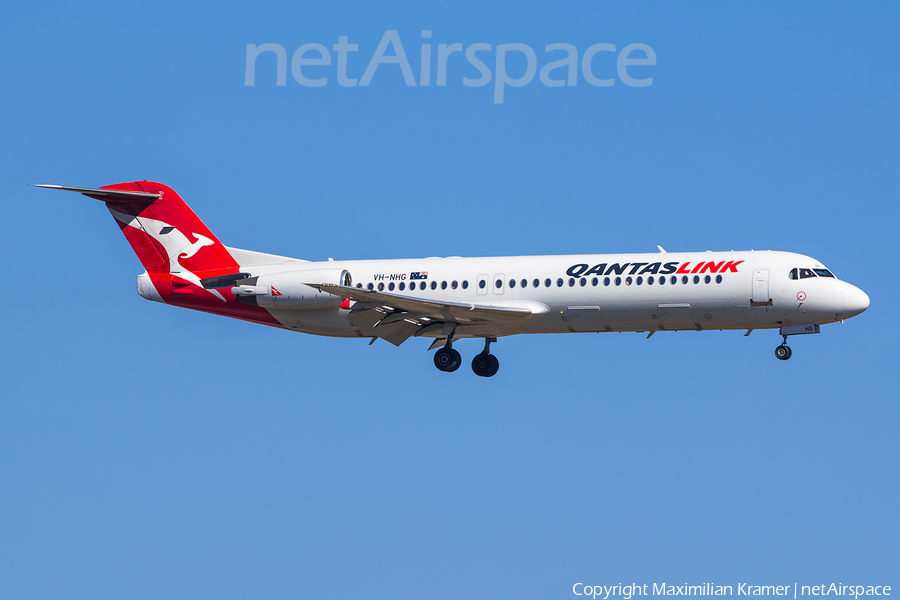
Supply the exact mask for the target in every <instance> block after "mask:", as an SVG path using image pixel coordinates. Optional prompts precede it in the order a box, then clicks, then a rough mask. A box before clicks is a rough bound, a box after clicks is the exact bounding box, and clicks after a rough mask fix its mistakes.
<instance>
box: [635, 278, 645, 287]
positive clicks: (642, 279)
mask: <svg viewBox="0 0 900 600" xmlns="http://www.w3.org/2000/svg"><path fill="white" fill-rule="evenodd" d="M636 283H637V284H638V285H641V284H642V283H644V278H643V277H638V278H637V280H636Z"/></svg>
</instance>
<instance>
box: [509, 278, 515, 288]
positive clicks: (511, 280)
mask: <svg viewBox="0 0 900 600" xmlns="http://www.w3.org/2000/svg"><path fill="white" fill-rule="evenodd" d="M509 287H511V288H514V287H516V280H515V279H510V280H509Z"/></svg>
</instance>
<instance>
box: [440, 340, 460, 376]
mask: <svg viewBox="0 0 900 600" xmlns="http://www.w3.org/2000/svg"><path fill="white" fill-rule="evenodd" d="M461 364H462V357H461V356H460V355H459V352H457V351H456V350H454V349H453V348H451V347H450V344H447V345H446V346H444V347H443V348H441V349H440V350H438V351H437V352H435V353H434V366H436V367H437V368H438V370H439V371H444V372H446V373H452V372H453V371H455V370H457V369H458V368H459V365H461Z"/></svg>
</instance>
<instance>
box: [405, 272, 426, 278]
mask: <svg viewBox="0 0 900 600" xmlns="http://www.w3.org/2000/svg"><path fill="white" fill-rule="evenodd" d="M409 278H410V279H428V271H419V272H417V273H410V274H409Z"/></svg>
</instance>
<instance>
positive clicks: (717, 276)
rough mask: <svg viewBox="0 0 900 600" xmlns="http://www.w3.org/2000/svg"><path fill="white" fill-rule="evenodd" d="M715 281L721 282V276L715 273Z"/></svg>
mask: <svg viewBox="0 0 900 600" xmlns="http://www.w3.org/2000/svg"><path fill="white" fill-rule="evenodd" d="M716 283H722V276H721V275H716Z"/></svg>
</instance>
